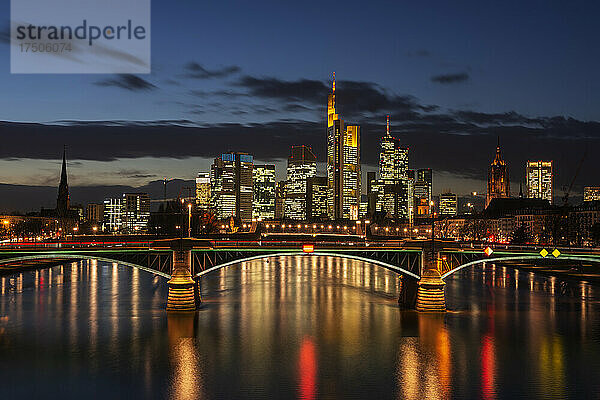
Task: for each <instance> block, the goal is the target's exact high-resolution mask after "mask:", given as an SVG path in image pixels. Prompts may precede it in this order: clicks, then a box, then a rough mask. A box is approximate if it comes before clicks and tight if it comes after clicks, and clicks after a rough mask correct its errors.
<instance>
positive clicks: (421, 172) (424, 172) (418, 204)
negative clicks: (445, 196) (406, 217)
mask: <svg viewBox="0 0 600 400" xmlns="http://www.w3.org/2000/svg"><path fill="white" fill-rule="evenodd" d="M413 193H414V207H415V208H416V209H417V212H416V213H415V214H418V215H426V214H429V213H430V211H431V210H429V208H430V207H429V205H430V204H431V200H432V198H433V174H432V172H431V168H424V169H418V170H416V172H415V181H414V185H413Z"/></svg>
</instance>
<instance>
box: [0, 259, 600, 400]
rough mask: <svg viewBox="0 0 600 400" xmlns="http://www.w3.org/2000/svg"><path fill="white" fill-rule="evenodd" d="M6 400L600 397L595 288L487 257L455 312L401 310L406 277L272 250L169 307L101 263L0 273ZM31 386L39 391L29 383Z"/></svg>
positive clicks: (0, 351)
mask: <svg viewBox="0 0 600 400" xmlns="http://www.w3.org/2000/svg"><path fill="white" fill-rule="evenodd" d="M0 287H1V290H2V293H3V294H2V296H1V297H0V373H1V374H2V376H3V377H4V378H5V380H6V381H7V382H8V381H10V382H14V383H13V384H11V385H10V386H8V393H7V394H4V393H3V398H4V397H7V398H14V397H19V398H30V397H42V396H43V397H52V396H53V395H56V396H57V397H59V396H60V397H61V398H65V397H81V396H88V397H89V396H93V397H106V398H123V397H130V398H152V397H160V398H165V397H167V398H173V399H180V398H257V397H258V398H263V397H267V398H273V397H275V398H303V399H314V398H340V397H343V398H346V397H351V398H398V399H439V398H486V399H495V398H514V397H518V396H521V395H523V394H524V393H531V394H532V395H533V396H532V397H543V398H546V397H561V398H562V397H580V398H581V397H592V396H594V395H595V393H597V391H598V389H600V360H599V358H598V357H597V355H598V354H600V341H599V337H600V335H599V333H600V332H599V330H600V323H599V320H598V317H597V315H598V311H599V306H598V304H599V303H598V299H599V296H598V293H599V291H598V289H597V288H596V287H593V286H590V285H589V284H587V283H572V282H562V281H561V280H560V279H557V278H551V277H540V276H537V275H534V274H530V273H529V272H523V271H521V272H519V271H517V270H513V269H511V268H506V267H502V266H494V265H488V266H486V267H485V268H484V269H482V270H479V271H476V270H463V271H461V272H460V273H458V274H457V275H456V276H453V277H452V278H451V279H449V280H448V285H447V304H448V306H449V307H450V308H451V309H452V310H453V311H451V312H448V313H447V314H417V313H416V312H412V311H401V310H399V308H398V306H397V296H398V293H397V276H396V275H395V274H394V273H392V272H389V271H386V270H383V269H380V268H377V267H372V266H370V265H366V264H364V263H360V262H356V261H352V260H341V259H336V258H329V257H318V256H300V257H291V258H271V259H269V260H256V261H252V262H247V263H242V264H239V265H237V266H232V267H230V268H227V269H223V270H220V271H218V272H216V273H214V274H212V275H210V276H208V277H206V279H204V280H203V282H202V294H203V300H204V303H203V306H202V309H201V310H200V311H199V312H198V313H196V314H193V315H191V316H188V317H182V316H173V315H169V316H167V314H166V312H165V311H164V310H163V309H164V302H165V299H166V290H167V289H166V284H165V281H164V280H163V279H162V278H157V277H154V276H152V275H150V274H147V273H145V272H142V271H138V270H134V271H132V270H130V269H129V268H127V267H123V266H118V265H114V264H106V263H101V262H95V261H84V262H81V263H73V264H66V265H64V266H59V267H54V268H52V269H46V270H39V271H31V272H24V273H21V274H17V275H13V276H4V277H2V278H1V282H0ZM32 381H35V382H36V385H31V384H30V382H32Z"/></svg>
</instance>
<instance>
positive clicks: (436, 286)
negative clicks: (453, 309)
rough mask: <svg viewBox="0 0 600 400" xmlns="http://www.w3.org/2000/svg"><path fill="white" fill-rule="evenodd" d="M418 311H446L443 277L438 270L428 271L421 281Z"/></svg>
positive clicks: (418, 293)
mask: <svg viewBox="0 0 600 400" xmlns="http://www.w3.org/2000/svg"><path fill="white" fill-rule="evenodd" d="M418 285H419V288H418V289H417V311H422V312H423V311H436V312H445V311H446V299H445V294H444V286H445V285H446V283H445V282H444V281H443V280H442V275H441V274H440V272H439V271H438V270H437V269H428V270H426V271H425V272H424V273H423V276H421V279H420V280H419V283H418Z"/></svg>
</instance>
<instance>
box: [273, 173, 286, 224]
mask: <svg viewBox="0 0 600 400" xmlns="http://www.w3.org/2000/svg"><path fill="white" fill-rule="evenodd" d="M286 186H287V181H279V182H277V185H276V186H275V219H283V218H284V217H285V214H284V211H285V209H284V201H285V192H286Z"/></svg>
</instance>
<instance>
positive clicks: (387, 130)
mask: <svg viewBox="0 0 600 400" xmlns="http://www.w3.org/2000/svg"><path fill="white" fill-rule="evenodd" d="M386 125H387V127H386V130H385V132H386V133H387V135H388V136H390V116H389V115H386Z"/></svg>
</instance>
